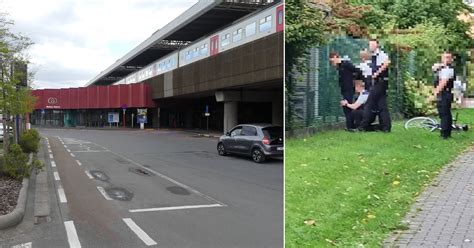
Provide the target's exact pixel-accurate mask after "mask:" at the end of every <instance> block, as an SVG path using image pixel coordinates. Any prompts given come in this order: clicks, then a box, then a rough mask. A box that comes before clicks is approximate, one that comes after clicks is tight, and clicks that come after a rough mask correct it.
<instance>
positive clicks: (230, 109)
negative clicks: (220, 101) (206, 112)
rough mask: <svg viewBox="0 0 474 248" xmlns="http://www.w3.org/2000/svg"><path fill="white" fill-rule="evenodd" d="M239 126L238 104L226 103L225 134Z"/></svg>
mask: <svg viewBox="0 0 474 248" xmlns="http://www.w3.org/2000/svg"><path fill="white" fill-rule="evenodd" d="M237 124H238V123H237V102H224V133H226V132H228V131H230V130H231V129H232V128H233V127H234V126H236V125H237Z"/></svg>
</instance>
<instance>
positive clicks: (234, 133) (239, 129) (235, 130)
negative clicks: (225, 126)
mask: <svg viewBox="0 0 474 248" xmlns="http://www.w3.org/2000/svg"><path fill="white" fill-rule="evenodd" d="M241 132H242V127H237V128H235V129H234V130H232V131H231V132H230V137H235V136H239V135H240V133H241Z"/></svg>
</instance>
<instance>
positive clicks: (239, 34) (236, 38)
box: [232, 28, 242, 42]
mask: <svg viewBox="0 0 474 248" xmlns="http://www.w3.org/2000/svg"><path fill="white" fill-rule="evenodd" d="M241 39H242V29H241V28H239V29H237V30H235V31H234V33H232V41H233V42H237V41H239V40H241Z"/></svg>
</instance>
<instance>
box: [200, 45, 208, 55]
mask: <svg viewBox="0 0 474 248" xmlns="http://www.w3.org/2000/svg"><path fill="white" fill-rule="evenodd" d="M200 53H201V55H202V56H206V55H207V44H204V45H202V46H201V49H200Z"/></svg>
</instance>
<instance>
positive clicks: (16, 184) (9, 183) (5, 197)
mask: <svg viewBox="0 0 474 248" xmlns="http://www.w3.org/2000/svg"><path fill="white" fill-rule="evenodd" d="M21 185H22V181H21V180H15V179H12V178H9V177H6V176H3V175H0V215H5V214H8V213H10V212H11V211H13V210H14V209H15V207H16V202H17V200H18V195H19V194H20V190H21Z"/></svg>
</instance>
